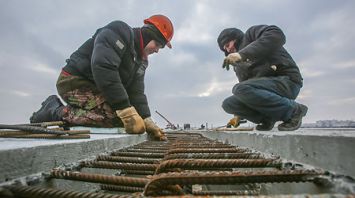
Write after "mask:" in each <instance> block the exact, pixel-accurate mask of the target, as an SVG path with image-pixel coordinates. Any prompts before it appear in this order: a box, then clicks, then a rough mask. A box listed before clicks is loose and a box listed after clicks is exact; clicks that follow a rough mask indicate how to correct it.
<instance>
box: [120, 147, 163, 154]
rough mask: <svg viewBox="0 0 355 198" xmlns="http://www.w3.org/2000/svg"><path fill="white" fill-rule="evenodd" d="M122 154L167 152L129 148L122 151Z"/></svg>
mask: <svg viewBox="0 0 355 198" xmlns="http://www.w3.org/2000/svg"><path fill="white" fill-rule="evenodd" d="M120 152H134V153H159V154H164V153H166V150H148V149H134V148H127V149H122V150H120Z"/></svg>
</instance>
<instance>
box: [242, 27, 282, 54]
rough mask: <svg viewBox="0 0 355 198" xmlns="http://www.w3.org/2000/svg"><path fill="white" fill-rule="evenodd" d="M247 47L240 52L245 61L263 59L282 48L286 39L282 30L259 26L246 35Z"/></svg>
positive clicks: (250, 29)
mask: <svg viewBox="0 0 355 198" xmlns="http://www.w3.org/2000/svg"><path fill="white" fill-rule="evenodd" d="M245 39H246V42H247V43H249V44H248V45H247V46H246V47H244V48H243V49H241V50H239V54H240V56H241V57H242V59H243V60H246V59H250V60H255V59H263V58H265V57H267V56H268V55H270V54H272V53H273V52H274V51H276V50H278V49H279V48H281V47H282V46H283V45H284V44H285V42H286V37H285V35H284V33H283V32H282V30H281V29H280V28H279V27H277V26H274V25H270V26H267V25H258V26H253V27H251V28H249V29H248V30H247V31H246V33H245Z"/></svg>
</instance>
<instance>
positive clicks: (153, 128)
mask: <svg viewBox="0 0 355 198" xmlns="http://www.w3.org/2000/svg"><path fill="white" fill-rule="evenodd" d="M144 124H145V128H146V129H147V133H148V136H150V137H151V138H153V139H154V140H158V141H166V140H167V138H166V136H165V133H164V132H163V130H162V129H160V128H159V127H158V126H157V125H156V124H155V123H154V122H153V120H152V118H151V117H148V118H145V119H144Z"/></svg>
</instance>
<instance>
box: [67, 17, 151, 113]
mask: <svg viewBox="0 0 355 198" xmlns="http://www.w3.org/2000/svg"><path fill="white" fill-rule="evenodd" d="M147 66H148V62H147V61H144V60H143V58H142V52H141V34H140V29H139V28H135V29H132V28H131V27H130V26H128V25H127V24H126V23H124V22H122V21H113V22H111V23H109V24H108V25H106V26H105V27H103V28H100V29H98V30H97V31H96V33H95V34H94V35H93V36H92V38H90V39H88V40H87V41H86V42H85V43H84V44H83V45H81V46H80V47H79V49H78V50H76V51H75V52H74V53H73V54H72V55H71V56H70V58H69V59H68V60H67V65H66V66H65V67H64V68H63V70H64V71H66V72H68V73H70V74H72V75H76V76H81V77H84V78H86V79H87V80H88V81H91V82H92V83H94V84H95V85H96V86H97V88H98V90H99V91H100V92H101V93H102V94H103V96H104V97H105V99H106V101H107V102H108V103H109V104H110V105H111V107H112V109H113V110H118V109H123V108H126V107H129V106H131V105H133V106H134V107H135V108H136V109H137V111H138V113H139V114H140V115H141V116H142V117H143V118H146V117H149V116H150V110H149V107H148V102H147V97H146V95H145V94H144V75H145V69H146V68H147Z"/></svg>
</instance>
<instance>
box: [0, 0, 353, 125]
mask: <svg viewBox="0 0 355 198" xmlns="http://www.w3.org/2000/svg"><path fill="white" fill-rule="evenodd" d="M354 9H355V1H354V0H334V1H326V0H312V1H309V0H298V1H294V0H254V1H250V0H230V1H225V0H199V1H195V0H177V1H172V0H154V1H152V0H146V1H138V0H136V1H133V0H131V1H130V0H105V1H98V0H97V1H94V0H76V1H72V0H70V1H69V0H62V1H58V0H57V1H54V0H46V1H43V0H38V1H37V0H27V1H20V0H11V1H10V0H8V1H7V0H0V25H1V27H0V28H1V29H0V44H1V45H0V70H1V72H0V112H1V114H0V123H24V122H28V119H29V117H30V116H31V114H32V112H33V111H36V110H37V109H38V108H39V107H40V104H41V102H42V101H43V100H44V99H45V98H46V97H47V96H49V95H51V94H56V93H57V91H56V88H55V83H56V80H57V77H58V75H59V72H60V70H61V67H62V66H64V64H65V59H67V58H68V57H69V56H70V55H71V53H72V52H73V51H75V50H76V49H77V48H78V47H79V46H80V45H81V44H82V43H83V42H84V41H86V40H87V39H88V38H89V37H91V36H92V34H93V33H94V32H95V30H96V29H97V28H99V27H102V26H104V25H106V24H107V23H109V22H111V21H114V20H122V21H125V22H126V23H128V24H129V25H130V26H131V27H138V26H139V27H140V26H142V24H143V19H145V18H147V17H149V16H151V15H153V14H164V15H167V16H168V17H169V18H170V19H171V20H172V22H173V24H174V27H175V34H174V37H173V40H172V45H173V49H171V50H169V49H168V48H167V49H163V50H161V51H160V52H159V53H158V54H155V55H153V56H150V57H149V67H148V69H147V72H146V79H145V81H146V94H147V96H148V101H149V104H150V108H151V112H152V116H153V119H154V120H155V121H157V122H158V124H159V125H160V126H165V125H166V122H165V121H164V120H163V119H162V118H160V117H159V116H158V115H157V114H156V113H155V110H158V111H159V112H160V113H162V114H163V115H164V116H165V117H167V118H168V119H169V120H170V121H171V122H173V123H179V124H180V126H181V124H183V123H191V124H192V125H194V126H199V125H200V124H202V123H206V122H208V123H209V124H213V126H220V125H224V124H225V123H226V122H227V121H228V120H229V118H230V117H231V115H228V114H226V113H225V112H224V111H223V109H222V108H221V103H222V101H223V99H224V98H226V97H228V96H230V95H231V94H232V93H231V88H232V87H233V85H234V84H236V83H237V82H238V81H237V79H236V77H235V74H234V72H232V71H229V72H228V71H225V70H223V69H222V68H221V63H222V61H223V57H224V56H223V53H222V52H221V51H219V48H218V45H217V42H216V39H217V37H218V34H219V33H220V31H222V30H223V29H224V28H228V27H237V28H239V29H241V30H242V31H245V30H247V28H248V27H250V26H252V25H258V24H269V25H277V26H279V27H280V28H281V29H282V30H283V31H284V33H285V35H286V39H287V40H286V44H285V48H286V49H287V50H288V52H289V53H290V54H291V55H292V57H293V58H294V60H295V61H296V63H297V64H298V65H299V67H300V70H301V72H302V74H303V77H304V87H303V88H302V90H301V93H300V95H299V97H298V99H297V101H298V102H301V103H304V104H306V105H307V106H308V107H309V111H308V115H307V117H306V118H305V119H304V122H315V121H317V120H322V119H339V120H347V119H353V120H355V110H354V109H355V88H354V87H355V78H354V76H355V56H354V53H355V14H354Z"/></svg>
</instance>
